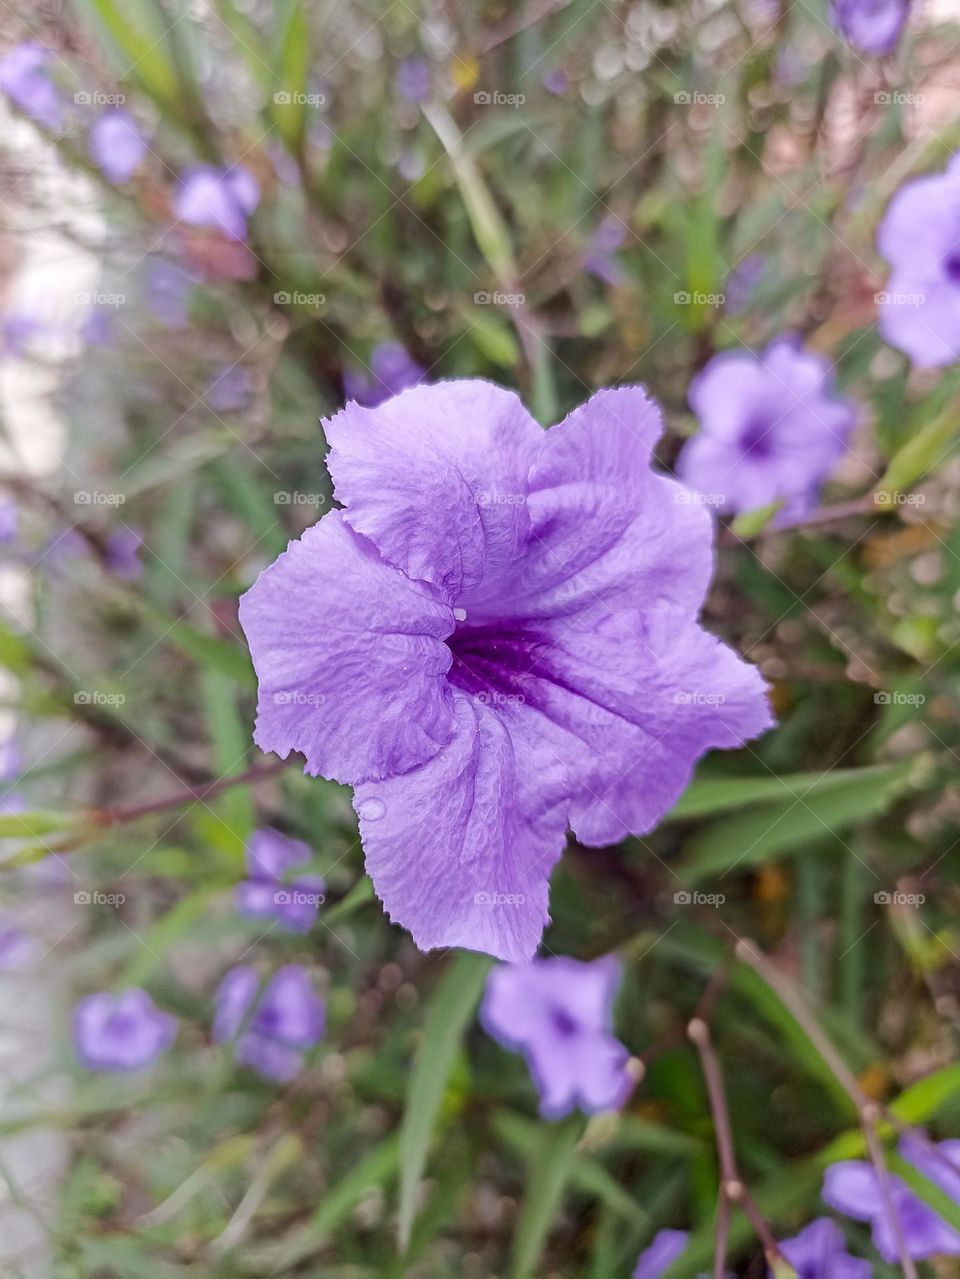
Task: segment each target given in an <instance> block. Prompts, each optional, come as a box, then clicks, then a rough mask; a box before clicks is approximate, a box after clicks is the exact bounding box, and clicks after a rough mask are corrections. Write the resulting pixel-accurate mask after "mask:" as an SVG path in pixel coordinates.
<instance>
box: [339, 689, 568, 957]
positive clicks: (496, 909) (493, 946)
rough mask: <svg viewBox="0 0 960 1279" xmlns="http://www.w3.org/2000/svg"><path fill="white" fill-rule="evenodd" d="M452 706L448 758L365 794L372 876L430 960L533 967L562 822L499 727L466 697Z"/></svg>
mask: <svg viewBox="0 0 960 1279" xmlns="http://www.w3.org/2000/svg"><path fill="white" fill-rule="evenodd" d="M454 704H455V712H456V721H457V725H456V731H455V733H454V736H453V738H452V740H451V741H450V742H449V744H448V745H447V746H446V747H444V749H443V750H441V751H440V752H439V753H438V754H437V755H435V756H434V757H433V758H432V759H431V760H429V761H428V762H427V763H426V764H424V765H423V766H422V767H420V768H418V769H414V770H413V771H411V772H408V773H407V774H405V775H404V776H401V777H390V778H387V779H386V780H384V781H381V782H369V783H367V784H365V785H363V786H358V787H357V789H356V794H355V797H354V807H355V808H356V810H357V814H358V816H359V818H360V834H361V838H362V840H363V846H364V849H365V850H366V864H367V871H368V873H369V875H370V877H371V879H372V880H373V884H374V888H375V889H376V891H377V894H378V896H379V897H380V899H381V901H382V902H383V904H384V907H385V908H386V910H387V912H388V914H389V915H390V918H391V919H392V920H393V921H394V922H395V923H398V924H401V925H402V926H403V927H404V928H406V929H408V930H409V931H410V933H411V934H412V935H413V939H414V941H415V942H416V943H417V945H418V946H419V947H420V949H421V950H431V949H433V948H435V947H439V946H464V947H466V948H467V949H469V950H481V951H486V952H487V953H488V954H491V955H495V956H496V957H497V958H499V959H507V960H512V961H519V960H525V959H529V958H530V956H531V955H532V954H533V953H534V951H535V950H536V948H537V945H538V944H539V941H540V935H541V933H542V931H543V927H544V925H545V924H546V923H547V922H548V918H549V917H548V914H547V899H548V879H549V875H550V871H551V869H552V867H553V865H554V863H555V862H556V861H557V859H558V858H559V856H560V853H561V851H562V848H563V842H564V822H563V818H562V816H561V815H560V813H559V812H558V811H556V810H553V811H550V810H549V809H547V808H544V807H543V806H542V805H541V806H540V807H539V810H538V808H537V806H536V804H535V802H534V801H535V797H532V796H531V795H530V794H529V793H528V787H527V783H526V782H525V781H524V779H523V777H522V776H521V773H520V770H519V769H518V767H517V758H516V755H515V752H514V747H513V744H512V743H511V741H510V738H509V735H508V734H507V732H506V731H505V729H504V727H503V725H502V724H501V723H500V721H499V719H498V717H497V716H496V715H494V714H493V712H492V711H490V710H489V709H488V708H487V707H485V706H483V705H482V704H480V705H478V704H477V703H476V702H474V701H473V700H471V699H470V698H468V697H466V696H465V695H464V694H462V693H459V692H458V693H456V694H455V695H454ZM526 771H527V765H526V763H524V768H523V772H524V773H526Z"/></svg>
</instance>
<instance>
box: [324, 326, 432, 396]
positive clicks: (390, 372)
mask: <svg viewBox="0 0 960 1279" xmlns="http://www.w3.org/2000/svg"><path fill="white" fill-rule="evenodd" d="M425 376H426V373H425V371H424V370H423V369H422V368H421V366H420V365H419V364H418V363H417V362H416V360H415V359H414V358H413V356H412V355H410V354H409V352H408V351H407V349H406V347H404V346H401V344H400V343H399V342H381V343H380V344H379V345H378V346H375V347H374V348H373V351H372V352H371V355H370V376H369V377H368V376H367V374H365V373H358V372H356V371H355V370H354V369H346V370H345V371H344V374H343V391H344V395H345V396H346V398H347V399H348V400H356V402H357V403H358V404H362V405H363V406H364V407H365V408H368V409H372V408H376V406H377V405H378V404H382V403H383V402H384V400H389V399H390V397H391V396H392V395H399V393H400V392H401V391H405V390H406V389H407V387H408V386H417V385H418V384H419V383H420V382H422V381H423V379H424V377H425Z"/></svg>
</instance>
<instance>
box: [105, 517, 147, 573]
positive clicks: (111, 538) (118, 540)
mask: <svg viewBox="0 0 960 1279" xmlns="http://www.w3.org/2000/svg"><path fill="white" fill-rule="evenodd" d="M141 546H143V534H142V533H141V532H140V530H139V529H136V528H131V527H130V525H129V524H121V525H120V527H119V528H116V529H114V530H113V532H112V533H109V534H108V535H107V541H106V545H105V548H104V558H105V563H106V567H107V569H108V570H109V572H111V573H112V574H113V575H114V577H119V578H120V579H121V580H122V581H124V582H135V581H137V580H138V579H139V578H141V577H142V576H143V565H142V564H141V562H140V548H141Z"/></svg>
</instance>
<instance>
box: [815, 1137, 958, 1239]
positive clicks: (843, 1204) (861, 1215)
mask: <svg viewBox="0 0 960 1279" xmlns="http://www.w3.org/2000/svg"><path fill="white" fill-rule="evenodd" d="M938 1150H939V1151H940V1157H939V1158H938V1157H937V1155H936V1154H934V1152H933V1151H932V1150H930V1149H928V1148H927V1147H926V1146H925V1145H924V1144H923V1143H921V1142H918V1141H916V1140H913V1139H911V1138H909V1137H905V1138H904V1139H903V1140H902V1141H901V1143H900V1154H901V1155H902V1157H903V1158H904V1159H905V1160H906V1161H907V1162H908V1163H911V1164H913V1166H914V1167H915V1168H916V1169H917V1170H918V1171H919V1172H920V1173H922V1174H923V1176H924V1177H926V1178H927V1179H928V1180H930V1181H932V1182H933V1183H934V1184H935V1185H937V1186H939V1187H940V1189H941V1190H942V1191H943V1192H944V1194H947V1195H949V1196H950V1198H951V1199H953V1200H955V1201H956V1202H957V1203H960V1141H941V1142H940V1144H939V1146H938ZM948 1164H953V1165H954V1166H955V1169H956V1170H955V1171H954V1170H953V1169H951V1167H949V1166H948ZM887 1191H888V1194H889V1197H890V1202H891V1204H892V1207H893V1211H894V1212H895V1213H896V1215H897V1217H898V1219H899V1222H900V1229H901V1230H902V1232H903V1238H904V1242H905V1244H906V1246H907V1251H908V1252H909V1253H910V1256H911V1257H914V1258H915V1259H917V1260H921V1259H922V1258H924V1257H932V1256H936V1255H938V1254H940V1253H945V1254H948V1255H950V1256H958V1255H960V1234H958V1232H957V1231H956V1230H954V1229H953V1227H952V1226H949V1225H948V1224H947V1223H946V1222H945V1221H944V1220H943V1218H942V1217H941V1216H939V1215H938V1214H937V1213H936V1212H934V1210H933V1209H932V1208H930V1207H928V1206H927V1205H926V1204H925V1203H924V1202H923V1200H922V1199H921V1198H920V1197H919V1196H918V1195H915V1194H914V1193H913V1191H912V1190H910V1188H909V1187H908V1186H907V1185H906V1183H905V1182H904V1181H902V1180H901V1179H900V1178H899V1177H897V1176H894V1175H893V1174H892V1173H891V1174H889V1175H888V1177H887ZM822 1193H823V1198H824V1200H825V1202H826V1203H828V1204H829V1205H830V1207H831V1208H835V1209H836V1210H837V1212H842V1213H843V1214H844V1215H845V1216H847V1217H853V1218H854V1220H856V1221H868V1222H870V1225H871V1226H872V1227H873V1242H874V1245H875V1247H876V1249H877V1252H879V1253H880V1255H881V1257H883V1259H884V1261H889V1262H891V1263H892V1262H895V1261H897V1259H898V1257H899V1251H898V1248H897V1242H896V1233H895V1231H894V1227H893V1222H892V1221H891V1219H890V1215H889V1214H888V1212H887V1209H886V1204H885V1196H884V1195H883V1193H882V1191H881V1188H880V1184H879V1181H878V1178H877V1174H876V1172H875V1171H874V1168H873V1166H872V1164H868V1163H864V1162H863V1161H861V1160H856V1159H850V1160H845V1161H843V1162H842V1163H837V1164H831V1166H830V1167H829V1168H828V1169H827V1171H826V1174H825V1176H824V1179H823V1192H822Z"/></svg>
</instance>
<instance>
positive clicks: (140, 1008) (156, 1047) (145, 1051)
mask: <svg viewBox="0 0 960 1279" xmlns="http://www.w3.org/2000/svg"><path fill="white" fill-rule="evenodd" d="M176 1035H177V1023H176V1020H175V1019H174V1018H173V1017H171V1016H170V1014H169V1013H165V1012H161V1011H160V1009H159V1008H157V1006H156V1005H155V1004H154V1002H153V1000H152V999H151V998H150V996H149V995H148V994H147V992H146V991H145V990H137V989H133V990H126V991H124V992H123V994H120V995H112V994H110V993H109V992H106V991H104V992H103V993H102V994H98V995H87V997H86V998H85V999H81V1000H80V1002H79V1003H78V1004H77V1006H76V1007H75V1008H74V1010H73V1044H74V1049H75V1051H76V1054H77V1057H78V1058H79V1059H80V1062H81V1064H82V1065H84V1066H85V1067H86V1068H87V1069H88V1070H124V1071H127V1070H140V1069H141V1068H142V1067H144V1066H149V1065H150V1063H151V1062H152V1061H155V1060H156V1058H157V1057H159V1056H160V1054H161V1053H162V1052H165V1051H166V1050H167V1049H168V1048H169V1047H170V1045H171V1044H172V1043H173V1041H174V1039H175V1038H176Z"/></svg>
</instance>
